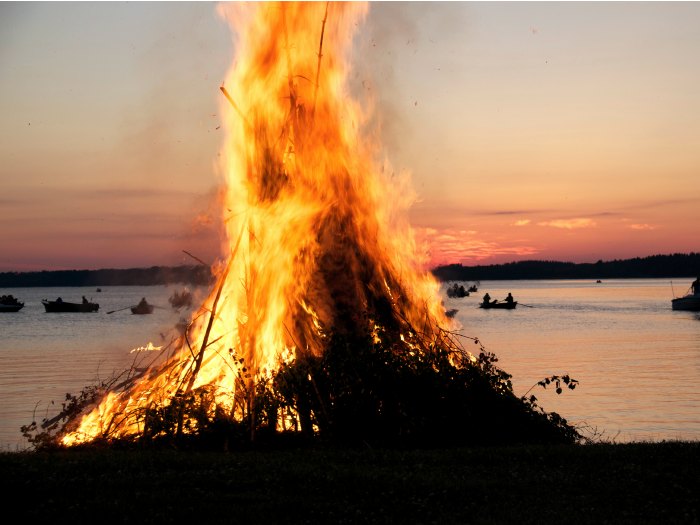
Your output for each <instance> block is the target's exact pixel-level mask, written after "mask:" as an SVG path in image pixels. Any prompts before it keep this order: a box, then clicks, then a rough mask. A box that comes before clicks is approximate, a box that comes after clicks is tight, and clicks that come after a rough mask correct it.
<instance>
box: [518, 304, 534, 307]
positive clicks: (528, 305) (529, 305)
mask: <svg viewBox="0 0 700 525" xmlns="http://www.w3.org/2000/svg"><path fill="white" fill-rule="evenodd" d="M518 304H519V305H520V306H527V307H528V308H537V307H536V306H532V305H531V304H523V303H518Z"/></svg>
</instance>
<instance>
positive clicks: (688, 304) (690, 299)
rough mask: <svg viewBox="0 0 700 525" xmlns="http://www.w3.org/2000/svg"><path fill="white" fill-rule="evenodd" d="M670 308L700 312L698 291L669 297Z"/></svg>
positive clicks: (699, 294)
mask: <svg viewBox="0 0 700 525" xmlns="http://www.w3.org/2000/svg"><path fill="white" fill-rule="evenodd" d="M671 309H672V310H685V311H688V312H700V293H693V294H690V293H689V294H688V295H684V296H683V297H676V298H675V299H671Z"/></svg>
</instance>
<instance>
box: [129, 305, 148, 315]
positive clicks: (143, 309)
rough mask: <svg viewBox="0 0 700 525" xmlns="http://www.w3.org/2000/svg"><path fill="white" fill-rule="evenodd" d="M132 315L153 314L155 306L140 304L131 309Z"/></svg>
mask: <svg viewBox="0 0 700 525" xmlns="http://www.w3.org/2000/svg"><path fill="white" fill-rule="evenodd" d="M131 313H132V314H152V313H153V305H152V304H148V303H139V304H137V305H136V306H132V307H131Z"/></svg>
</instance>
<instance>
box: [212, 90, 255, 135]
mask: <svg viewBox="0 0 700 525" xmlns="http://www.w3.org/2000/svg"><path fill="white" fill-rule="evenodd" d="M219 89H220V90H221V92H222V93H223V94H224V96H225V97H226V98H227V99H228V101H229V102H230V103H231V105H232V106H233V109H235V110H236V113H238V115H239V116H240V117H241V119H243V122H244V123H245V125H246V126H248V128H250V129H252V127H253V126H251V125H250V122H248V119H247V118H245V115H244V114H243V112H242V111H241V110H240V108H239V107H238V105H236V103H235V102H234V101H233V99H232V98H231V95H229V94H228V91H226V88H225V87H224V86H220V87H219Z"/></svg>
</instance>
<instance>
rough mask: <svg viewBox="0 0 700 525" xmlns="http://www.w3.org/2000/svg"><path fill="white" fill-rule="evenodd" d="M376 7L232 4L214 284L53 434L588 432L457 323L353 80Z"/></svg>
mask: <svg viewBox="0 0 700 525" xmlns="http://www.w3.org/2000/svg"><path fill="white" fill-rule="evenodd" d="M368 8H369V6H368V5H367V4H362V3H347V4H345V3H320V2H310V3H287V2H285V3H279V4H278V3H267V2H262V3H253V4H236V3H233V4H224V5H222V6H220V8H219V9H220V13H221V15H222V16H224V17H225V18H226V19H227V20H228V21H229V23H230V24H231V27H232V29H233V32H234V34H235V35H236V46H235V48H236V50H237V55H236V57H235V60H234V61H233V65H232V67H231V69H230V71H229V72H228V74H227V77H226V79H225V82H224V83H223V85H222V86H220V99H221V104H222V108H221V111H222V113H223V114H225V115H226V122H225V128H226V130H227V134H226V142H225V148H224V153H223V154H222V158H223V163H222V166H221V171H222V173H223V175H224V177H225V192H224V201H223V202H222V207H221V208H222V210H223V211H222V216H221V220H222V221H223V223H224V225H225V231H226V238H225V240H224V252H225V253H226V257H225V258H224V259H222V260H221V261H220V262H218V263H217V264H215V265H214V268H213V273H214V274H215V275H216V284H215V285H214V286H213V287H212V289H211V293H210V294H209V296H208V297H207V298H206V300H205V301H204V302H203V304H201V306H200V307H199V308H198V309H196V311H195V312H194V313H193V314H192V317H191V318H190V320H189V322H188V326H187V329H186V330H184V331H183V333H182V334H181V335H179V334H178V337H176V338H174V339H173V341H172V342H171V344H170V345H167V346H166V347H164V348H163V349H162V350H161V351H160V352H159V353H158V356H157V357H156V358H155V360H154V362H152V363H149V364H148V366H144V365H140V366H134V367H133V368H132V369H131V370H130V371H128V372H126V373H125V374H124V375H123V376H120V377H119V378H118V379H115V380H113V381H111V382H109V383H108V384H103V385H99V386H97V387H93V388H90V389H86V390H85V391H84V392H83V393H82V394H80V395H79V396H68V399H67V402H66V404H65V405H64V411H63V413H62V414H61V416H60V417H58V418H55V419H54V420H52V421H50V422H45V423H44V430H46V432H45V433H44V434H42V439H44V440H47V436H50V439H48V441H50V442H51V443H53V444H58V445H61V446H73V445H79V444H86V443H92V442H97V441H100V442H105V441H106V442H117V441H122V442H124V441H129V442H134V441H135V442H156V441H158V440H168V441H169V442H173V441H174V440H175V441H176V440H178V439H179V440H183V439H186V438H187V437H190V438H192V437H200V438H201V437H202V436H209V437H211V436H214V437H213V438H212V439H213V442H216V443H217V446H221V445H222V443H228V444H230V443H231V442H232V440H238V441H245V442H248V443H253V442H256V441H260V440H263V439H270V436H274V435H281V434H294V435H301V436H305V437H307V438H310V439H313V438H314V437H321V438H326V439H329V440H336V441H343V440H345V441H347V440H350V441H356V442H357V441H360V442H362V441H364V442H368V441H373V440H374V441H376V442H382V443H391V442H421V441H425V440H426V439H427V438H430V439H432V440H433V441H439V440H448V441H457V442H460V440H462V441H465V442H469V441H475V440H476V441H487V440H492V441H493V440H496V441H499V440H500V441H509V440H512V439H513V436H515V435H516V434H517V438H515V439H531V440H532V439H539V438H540V437H541V436H543V435H545V434H547V436H548V438H547V439H549V440H550V441H557V440H558V441H571V440H572V439H575V438H576V436H577V434H576V432H575V431H574V430H573V429H572V428H571V427H569V426H568V425H567V424H566V422H565V421H563V420H561V418H559V417H558V416H557V415H556V414H547V413H545V412H544V411H542V410H536V407H535V405H534V397H532V398H530V399H520V398H517V397H516V396H515V395H514V394H513V393H512V388H511V384H510V376H509V375H508V374H506V373H505V372H503V371H501V370H500V369H498V368H497V367H496V366H495V364H494V363H495V361H496V359H495V356H493V355H491V354H489V353H488V352H486V351H485V350H484V349H483V348H482V347H481V346H480V344H479V343H478V340H475V339H468V338H462V337H460V336H459V335H458V334H456V332H455V330H456V328H457V327H456V326H454V325H453V324H452V323H453V320H452V319H450V318H449V317H448V316H447V315H445V311H444V307H443V306H442V304H441V300H440V294H439V286H438V283H437V282H436V281H435V279H434V278H433V277H432V276H431V275H430V274H429V273H428V272H427V271H426V269H425V258H424V257H423V256H422V255H421V254H420V253H419V250H418V249H417V247H416V242H415V240H414V237H413V233H412V231H411V229H410V226H409V224H408V221H407V210H408V207H409V206H410V204H411V198H412V193H411V192H410V187H408V186H407V185H406V184H402V183H398V182H397V181H398V180H400V177H394V176H393V175H394V173H393V170H392V169H391V167H390V166H389V165H388V164H387V163H386V161H383V160H381V155H382V152H381V149H380V148H379V144H378V141H377V139H376V136H377V134H376V133H373V132H372V130H371V127H370V122H372V119H371V116H372V115H371V114H370V113H369V111H368V110H367V109H366V108H365V107H363V106H361V104H360V103H359V102H357V101H356V100H354V99H353V98H352V96H351V90H350V89H349V83H348V79H349V77H350V72H351V67H350V66H351V64H350V55H351V53H350V52H351V50H352V41H353V38H355V37H356V35H355V32H356V31H357V29H358V27H360V25H361V22H362V20H363V18H364V17H365V16H366V14H367V11H368ZM463 341H468V342H469V343H470V344H471V343H477V344H476V346H474V345H472V346H473V348H475V349H476V350H477V351H476V352H474V353H472V352H468V351H467V350H466V349H465V348H464V347H463ZM527 422H530V423H527ZM528 425H530V426H528ZM526 427H527V428H528V429H531V428H535V427H537V428H539V429H540V430H541V429H542V428H546V429H548V430H547V432H544V433H543V432H539V431H538V432H539V434H537V433H536V432H534V431H533V432H531V430H523V429H525V428H526ZM47 429H48V430H47ZM25 430H32V429H25ZM49 430H51V432H49ZM28 434H31V432H28ZM535 434H537V435H538V436H539V437H538V438H532V435H535ZM528 436H530V437H528ZM34 439H35V442H38V441H40V440H39V438H38V437H36V436H34ZM180 442H182V441H180Z"/></svg>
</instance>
